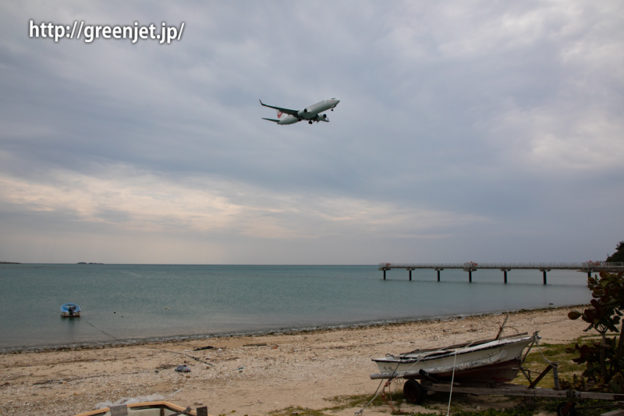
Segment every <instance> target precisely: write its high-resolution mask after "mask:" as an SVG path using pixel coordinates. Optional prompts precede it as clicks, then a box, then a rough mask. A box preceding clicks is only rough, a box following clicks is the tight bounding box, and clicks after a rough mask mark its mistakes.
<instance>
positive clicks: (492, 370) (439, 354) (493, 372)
mask: <svg viewBox="0 0 624 416" xmlns="http://www.w3.org/2000/svg"><path fill="white" fill-rule="evenodd" d="M538 339H539V337H538V335H537V332H535V333H534V334H533V335H528V334H526V333H524V334H517V335H511V336H506V337H497V338H494V339H488V340H481V341H473V342H468V343H464V344H459V345H451V346H448V347H443V348H434V349H426V350H415V351H411V352H408V353H403V354H399V355H392V354H388V355H386V356H385V357H382V358H373V361H374V362H375V363H376V364H377V367H378V369H379V373H377V374H372V375H371V378H374V379H380V378H386V379H392V378H408V379H422V378H425V379H426V378H431V379H435V380H441V381H450V380H451V378H454V380H455V381H458V382H459V381H469V382H487V383H504V382H508V381H511V380H513V379H514V378H515V377H516V375H517V374H518V371H519V370H520V365H521V363H522V352H523V351H524V349H525V348H526V347H527V346H529V344H531V343H534V342H536V341H537V340H538Z"/></svg>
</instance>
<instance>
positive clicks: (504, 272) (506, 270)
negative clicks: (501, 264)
mask: <svg viewBox="0 0 624 416" xmlns="http://www.w3.org/2000/svg"><path fill="white" fill-rule="evenodd" d="M501 271H502V272H503V276H504V280H505V284H507V272H509V271H511V269H501Z"/></svg>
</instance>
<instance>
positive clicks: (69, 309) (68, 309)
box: [61, 303, 80, 318]
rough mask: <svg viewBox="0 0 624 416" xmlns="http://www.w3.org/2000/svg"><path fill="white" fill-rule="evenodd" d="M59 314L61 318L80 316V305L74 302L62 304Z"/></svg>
mask: <svg viewBox="0 0 624 416" xmlns="http://www.w3.org/2000/svg"><path fill="white" fill-rule="evenodd" d="M61 316H62V317H63V318H80V306H79V305H76V304H75V303H64V304H62V305H61Z"/></svg>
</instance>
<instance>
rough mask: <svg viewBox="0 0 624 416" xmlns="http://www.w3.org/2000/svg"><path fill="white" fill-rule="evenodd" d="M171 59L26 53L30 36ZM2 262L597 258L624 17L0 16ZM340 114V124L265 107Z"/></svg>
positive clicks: (426, 7)
mask: <svg viewBox="0 0 624 416" xmlns="http://www.w3.org/2000/svg"><path fill="white" fill-rule="evenodd" d="M30 19H33V20H34V21H35V22H37V23H41V22H52V23H58V24H64V25H70V24H72V23H73V22H74V21H75V20H77V21H84V23H85V24H91V25H94V24H100V25H132V24H133V22H135V21H137V22H139V23H140V24H145V25H147V24H149V23H155V24H156V26H157V27H160V25H161V22H163V21H164V22H166V23H167V24H168V25H175V26H178V27H179V26H180V24H181V23H182V22H184V25H185V26H184V32H183V36H182V39H181V40H180V41H176V42H172V43H171V44H170V45H160V44H158V42H157V41H149V40H140V41H139V42H138V43H137V44H132V43H131V42H130V41H128V40H112V39H109V40H106V39H99V40H95V41H94V42H92V43H85V42H84V41H82V40H71V39H63V40H60V41H59V42H58V43H55V42H54V41H53V40H50V39H41V38H39V39H34V38H30V37H29V20H30ZM0 35H1V38H0V75H1V76H0V88H1V89H0V92H1V93H0V120H1V129H0V260H5V261H6V260H13V261H22V262H76V261H81V260H83V261H95V262H106V263H248V264H265V263H274V264H275V263H277V264H377V263H380V262H386V261H402V262H432V261H450V262H464V261H468V260H472V261H477V262H479V261H481V262H492V261H518V262H531V261H586V260H590V259H591V260H603V259H604V258H605V257H606V256H607V255H608V254H610V253H611V252H613V251H614V250H615V247H616V245H617V243H618V242H619V241H621V240H624V215H623V212H624V211H623V204H624V163H623V160H624V3H622V2H621V1H619V0H613V1H610V0H602V1H599V2H590V1H571V0H565V1H522V2H495V1H478V0H475V1H466V0H461V1H444V2H439V1H405V2H402V1H392V2H386V1H380V0H372V1H365V0H337V1H318V2H309V1H308V2H303V1H301V2H293V1H272V0H266V1H225V0H223V1H212V2H190V1H189V2H160V3H159V4H158V5H155V2H151V1H144V2H139V1H137V2H126V1H93V2H84V1H79V0H76V1H59V2H44V1H17V0H16V1H9V2H2V5H0ZM330 97H336V98H339V99H340V100H341V101H340V104H339V105H338V107H337V108H336V110H335V111H333V112H331V111H330V112H328V116H329V118H330V120H331V122H330V123H315V124H314V125H308V124H307V123H298V124H294V125H288V126H278V125H276V124H274V123H271V122H268V121H265V120H262V117H274V116H275V113H274V111H273V110H271V109H268V108H264V107H261V106H260V105H259V103H258V98H262V100H263V101H264V102H266V103H269V104H274V105H279V106H285V107H290V108H303V107H304V106H306V105H308V104H312V103H314V102H316V101H319V100H321V99H325V98H330Z"/></svg>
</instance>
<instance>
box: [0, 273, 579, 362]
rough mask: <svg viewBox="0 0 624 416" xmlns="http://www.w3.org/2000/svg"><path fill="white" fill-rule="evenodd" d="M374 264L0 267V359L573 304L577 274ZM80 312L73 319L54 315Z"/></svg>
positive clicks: (577, 295)
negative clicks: (72, 307) (69, 308)
mask: <svg viewBox="0 0 624 416" xmlns="http://www.w3.org/2000/svg"><path fill="white" fill-rule="evenodd" d="M472 278H473V282H472V283H468V274H467V273H466V272H464V271H462V270H444V271H442V272H441V281H440V282H438V281H437V277H436V272H435V271H434V270H414V271H413V272H412V281H409V275H408V272H407V271H405V270H401V269H394V270H391V271H388V272H387V280H385V281H384V280H383V273H382V272H381V271H380V270H378V266H376V265H355V266H331V265H330V266H302V265H293V266H289V265H277V266H270V265H136V264H133V265H112V264H111V265H109V264H0V288H1V289H0V351H1V352H11V351H20V350H38V349H55V348H65V347H70V346H74V347H75V346H89V345H99V344H104V345H116V344H126V343H138V342H145V341H156V340H175V339H187V338H204V337H212V336H226V335H239V334H265V333H279V332H291V331H299V330H312V329H321V328H335V327H355V326H364V325H370V324H379V323H391V322H405V321H417V320H424V319H437V318H448V317H453V316H467V315H476V314H484V313H497V312H505V311H517V310H522V309H537V308H551V307H559V306H570V305H581V304H586V303H588V302H589V300H590V292H589V290H588V289H587V275H586V274H585V273H580V272H576V271H551V272H549V273H548V285H543V284H542V273H541V272H540V271H538V270H512V271H510V272H509V273H508V282H509V283H508V284H504V283H503V273H502V272H501V271H497V270H478V271H476V272H473V274H472ZM67 302H72V303H77V304H79V305H80V306H81V308H82V312H81V317H80V318H79V319H67V318H61V314H60V306H61V305H62V304H63V303H67Z"/></svg>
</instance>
